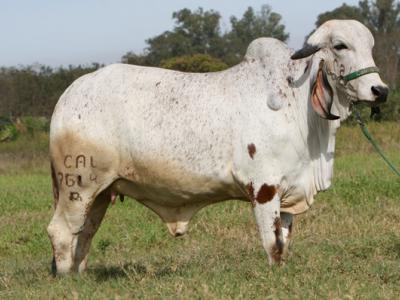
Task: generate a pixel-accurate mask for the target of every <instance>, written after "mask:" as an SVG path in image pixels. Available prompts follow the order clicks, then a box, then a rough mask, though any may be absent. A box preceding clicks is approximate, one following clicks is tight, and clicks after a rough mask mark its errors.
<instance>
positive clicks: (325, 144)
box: [298, 78, 340, 191]
mask: <svg viewBox="0 0 400 300" xmlns="http://www.w3.org/2000/svg"><path fill="white" fill-rule="evenodd" d="M311 86H312V83H311V79H310V78H308V80H306V81H305V82H304V84H303V85H302V88H303V93H302V95H303V96H304V98H306V99H304V98H303V99H298V100H299V102H301V105H300V106H301V109H300V110H301V114H302V118H301V119H302V120H303V124H302V126H301V127H302V131H303V135H304V136H305V137H306V146H307V148H308V153H309V158H310V160H311V165H312V171H313V186H314V190H315V191H321V190H325V189H327V188H328V187H329V186H330V184H331V179H332V175H333V161H334V152H335V140H336V131H337V129H338V128H339V127H340V120H332V121H331V120H326V119H323V118H321V117H320V116H319V115H318V114H317V113H316V112H315V111H314V110H313V108H312V104H311ZM335 97H336V96H335ZM337 101H338V99H334V101H333V102H334V103H338V102H337ZM332 112H333V113H340V112H338V111H337V107H335V104H334V106H333V107H332Z"/></svg>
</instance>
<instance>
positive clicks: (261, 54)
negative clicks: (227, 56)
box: [245, 38, 290, 60]
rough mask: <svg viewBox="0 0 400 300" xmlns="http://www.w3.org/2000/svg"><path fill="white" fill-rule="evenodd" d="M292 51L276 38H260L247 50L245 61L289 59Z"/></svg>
mask: <svg viewBox="0 0 400 300" xmlns="http://www.w3.org/2000/svg"><path fill="white" fill-rule="evenodd" d="M289 56H290V49H289V48H288V47H287V45H286V44H285V43H283V42H281V41H280V40H277V39H274V38H258V39H256V40H254V41H252V42H251V43H250V45H249V47H248V48H247V51H246V55H245V59H246V60H251V59H262V60H268V59H272V58H274V59H276V58H278V57H285V58H287V57H289Z"/></svg>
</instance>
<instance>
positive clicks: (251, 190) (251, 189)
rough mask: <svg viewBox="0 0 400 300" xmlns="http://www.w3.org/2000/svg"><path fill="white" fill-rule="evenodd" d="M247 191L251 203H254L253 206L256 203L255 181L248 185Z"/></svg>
mask: <svg viewBox="0 0 400 300" xmlns="http://www.w3.org/2000/svg"><path fill="white" fill-rule="evenodd" d="M246 191H247V194H248V196H249V198H250V201H251V204H253V206H254V205H255V199H254V187H253V183H252V182H250V183H248V184H247V185H246Z"/></svg>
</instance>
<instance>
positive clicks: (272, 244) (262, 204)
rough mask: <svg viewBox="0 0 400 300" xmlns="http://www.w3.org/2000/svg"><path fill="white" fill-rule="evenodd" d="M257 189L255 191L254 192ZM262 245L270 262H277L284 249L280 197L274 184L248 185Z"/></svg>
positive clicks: (279, 260)
mask: <svg viewBox="0 0 400 300" xmlns="http://www.w3.org/2000/svg"><path fill="white" fill-rule="evenodd" d="M255 191H257V192H255ZM248 192H249V197H250V200H251V202H252V203H253V208H254V215H255V217H256V222H257V225H258V229H259V231H260V235H261V241H262V245H263V247H264V249H265V251H266V252H267V254H268V260H269V263H270V264H275V263H277V264H279V263H280V262H281V259H282V254H283V250H284V239H283V234H282V221H281V218H280V198H279V194H278V192H277V188H276V186H275V185H268V184H265V183H264V184H262V185H260V187H258V189H254V187H253V186H252V185H251V186H248Z"/></svg>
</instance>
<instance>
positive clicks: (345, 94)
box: [292, 20, 389, 120]
mask: <svg viewBox="0 0 400 300" xmlns="http://www.w3.org/2000/svg"><path fill="white" fill-rule="evenodd" d="M373 46H374V38H373V36H372V34H371V32H370V31H369V30H368V29H367V27H365V26H364V25H363V24H361V23H360V22H358V21H354V20H331V21H328V22H326V23H324V24H322V25H321V26H320V27H319V28H318V29H317V30H316V31H315V32H314V33H313V34H312V35H311V36H310V37H309V39H308V40H307V43H306V44H305V46H304V47H303V48H302V49H300V50H298V51H297V52H295V53H294V54H293V55H292V59H301V58H305V57H309V56H311V55H313V57H312V59H311V70H310V74H311V84H312V86H311V103H312V106H313V108H314V110H315V111H316V112H317V113H318V114H319V115H320V116H321V117H323V118H326V119H331V120H332V119H337V118H339V117H338V116H335V115H334V114H333V113H335V114H339V115H340V117H342V118H345V117H347V113H346V112H348V110H349V109H348V108H349V107H350V104H351V103H357V102H366V103H368V104H370V105H371V106H375V105H377V104H379V103H382V102H385V101H386V98H387V95H388V91H389V90H388V87H387V86H386V84H384V83H383V82H382V80H381V78H380V76H379V71H378V69H377V68H376V66H375V62H374V60H373V58H372V48H373ZM336 98H337V103H336V101H334V99H336ZM333 104H334V106H335V110H334V111H333V113H332V112H331V109H332V105H333ZM332 110H333V109H332Z"/></svg>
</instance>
